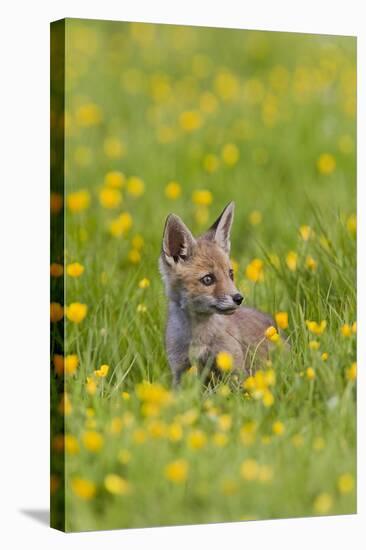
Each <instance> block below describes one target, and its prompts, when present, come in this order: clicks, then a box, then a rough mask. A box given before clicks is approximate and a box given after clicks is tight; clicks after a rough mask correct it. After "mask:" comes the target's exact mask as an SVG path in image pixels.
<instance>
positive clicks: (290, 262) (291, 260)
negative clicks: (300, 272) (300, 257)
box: [285, 250, 297, 271]
mask: <svg viewBox="0 0 366 550" xmlns="http://www.w3.org/2000/svg"><path fill="white" fill-rule="evenodd" d="M285 261H286V265H287V267H288V268H289V270H290V271H296V269H297V253H296V252H294V251H293V250H290V252H288V253H287V256H286V259H285Z"/></svg>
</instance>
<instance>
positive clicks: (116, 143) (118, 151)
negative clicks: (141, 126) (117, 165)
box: [103, 137, 126, 159]
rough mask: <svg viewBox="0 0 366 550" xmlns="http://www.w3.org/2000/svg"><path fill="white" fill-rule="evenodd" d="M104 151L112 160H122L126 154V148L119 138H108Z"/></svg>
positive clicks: (104, 144)
mask: <svg viewBox="0 0 366 550" xmlns="http://www.w3.org/2000/svg"><path fill="white" fill-rule="evenodd" d="M103 149H104V153H105V154H106V156H107V157H108V158H110V159H120V158H121V157H123V155H124V154H125V153H126V148H125V146H124V144H123V143H122V141H121V140H120V139H119V138H117V137H108V138H106V139H105V140H104V143H103Z"/></svg>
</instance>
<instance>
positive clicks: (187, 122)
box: [179, 111, 203, 132]
mask: <svg viewBox="0 0 366 550" xmlns="http://www.w3.org/2000/svg"><path fill="white" fill-rule="evenodd" d="M202 122H203V121H202V116H201V114H200V112H199V111H184V112H183V113H182V114H181V115H180V117H179V124H180V127H181V128H182V130H184V131H185V132H194V131H195V130H198V129H199V128H201V126H202Z"/></svg>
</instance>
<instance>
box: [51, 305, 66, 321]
mask: <svg viewBox="0 0 366 550" xmlns="http://www.w3.org/2000/svg"><path fill="white" fill-rule="evenodd" d="M63 316H64V308H63V307H62V305H61V304H59V303H58V302H51V304H50V318H51V323H57V322H58V321H61V319H62V318H63Z"/></svg>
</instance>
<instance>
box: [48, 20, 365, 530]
mask: <svg viewBox="0 0 366 550" xmlns="http://www.w3.org/2000/svg"><path fill="white" fill-rule="evenodd" d="M355 56H356V44H355V39H353V38H350V37H331V36H320V35H300V34H286V33H269V32H257V31H239V30H224V29H209V28H198V27H197V28H194V27H178V26H166V25H144V24H135V23H132V24H130V23H119V22H103V21H83V20H66V23H65V75H64V76H65V100H64V109H65V111H64V112H63V110H62V112H61V111H60V112H57V110H55V111H52V112H51V125H52V131H53V132H54V134H59V135H61V136H63V135H64V137H65V141H64V144H65V149H64V155H62V158H60V155H59V151H58V150H57V149H55V148H53V149H52V150H51V171H53V172H52V173H53V185H52V192H51V227H52V230H53V232H54V234H53V239H54V243H55V246H54V247H53V248H52V250H51V405H52V422H51V423H52V434H51V451H52V472H51V494H52V517H53V520H52V521H53V525H55V526H58V527H59V528H63V529H65V530H67V531H82V530H95V529H112V528H129V527H145V526H158V525H176V524H192V523H210V522H226V521H244V520H251V519H267V518H287V517H295V516H312V515H328V514H349V513H354V512H355V511H356V488H355V487H356V162H355V123H356V119H355V102H356V97H355V94H356V92H355V85H356V58H355ZM63 132H64V134H63ZM56 143H57V140H56ZM63 169H64V170H65V173H64V179H65V194H63V190H62V186H61V187H60V185H61V183H62V178H57V177H56V176H55V174H60V173H61V171H63ZM56 180H57V181H56ZM55 182H56V183H55ZM60 182H61V183H60ZM231 200H234V201H235V204H236V211H235V220H234V225H233V230H232V265H233V269H234V272H235V280H236V284H237V286H238V288H239V289H240V291H241V292H242V293H243V295H244V297H245V304H246V305H250V306H254V307H257V308H258V309H261V310H263V311H265V312H268V313H270V314H271V315H272V316H273V318H274V328H273V329H271V330H269V331H267V334H266V335H263V337H264V338H269V339H271V340H273V351H272V353H271V357H269V358H268V361H267V362H266V363H265V364H264V365H263V369H262V370H260V371H257V372H256V373H253V375H252V376H250V377H249V378H247V379H246V380H244V382H242V381H241V380H238V379H237V378H235V377H233V376H231V374H230V370H231V366H232V361H231V358H230V356H228V355H227V354H221V356H220V357H219V360H218V364H219V366H220V367H221V369H222V380H221V381H217V382H216V384H215V385H213V386H212V387H210V388H205V387H204V386H203V384H202V383H201V381H200V379H199V377H198V375H197V372H196V369H195V367H194V366H193V367H192V368H191V369H190V371H188V372H187V373H186V374H185V375H184V377H183V380H182V385H181V387H180V389H178V390H172V387H171V374H170V371H169V366H168V364H167V359H166V355H165V350H164V326H165V319H166V300H165V296H164V290H163V285H162V282H161V279H160V275H159V272H158V257H159V254H160V247H161V239H162V232H163V227H164V222H165V219H166V216H167V215H168V214H169V213H170V212H174V213H176V214H178V215H179V216H180V217H182V219H183V220H184V221H185V223H186V224H187V225H188V226H189V227H190V228H191V229H192V231H193V233H194V234H200V233H201V232H203V231H205V230H206V229H207V228H208V227H209V225H210V224H211V223H212V222H213V221H214V220H215V219H216V217H217V216H218V215H219V213H220V212H221V211H222V209H223V208H224V206H225V205H226V204H227V203H228V202H229V201H231ZM63 229H64V239H63V238H62V235H63ZM55 232H56V233H57V235H56V236H55ZM56 241H57V243H56ZM56 244H58V247H57V246H56ZM61 244H62V247H61V248H62V250H61V249H60V246H61ZM279 329H282V330H283V331H284V333H285V334H286V335H287V336H288V337H289V341H290V343H291V349H290V351H288V352H286V351H285V350H283V346H282V345H281V342H276V341H277V330H279ZM63 468H65V474H63Z"/></svg>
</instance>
